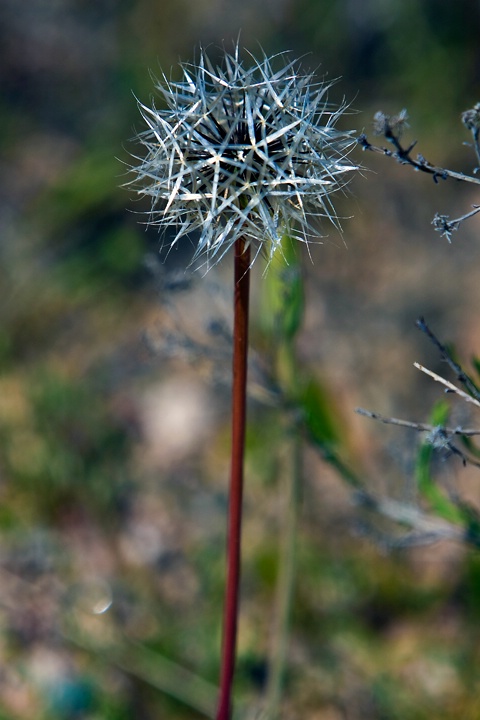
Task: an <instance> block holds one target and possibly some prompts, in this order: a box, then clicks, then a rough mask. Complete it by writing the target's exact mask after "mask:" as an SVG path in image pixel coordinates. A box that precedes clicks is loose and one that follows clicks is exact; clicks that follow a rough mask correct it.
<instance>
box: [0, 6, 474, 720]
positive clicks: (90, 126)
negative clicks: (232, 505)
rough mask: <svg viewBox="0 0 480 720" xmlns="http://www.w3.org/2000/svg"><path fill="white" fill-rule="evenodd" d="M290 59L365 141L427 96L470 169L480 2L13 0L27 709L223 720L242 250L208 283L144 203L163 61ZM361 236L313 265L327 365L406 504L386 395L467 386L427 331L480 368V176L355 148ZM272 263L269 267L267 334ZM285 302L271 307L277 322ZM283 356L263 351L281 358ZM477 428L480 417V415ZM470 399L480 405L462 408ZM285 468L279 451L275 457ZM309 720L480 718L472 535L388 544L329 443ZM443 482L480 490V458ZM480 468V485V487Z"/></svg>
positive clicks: (350, 446)
mask: <svg viewBox="0 0 480 720" xmlns="http://www.w3.org/2000/svg"><path fill="white" fill-rule="evenodd" d="M239 33H240V44H241V45H242V46H244V47H245V48H246V49H248V50H250V51H252V52H253V53H254V54H255V53H257V54H258V53H259V52H260V49H259V48H260V47H261V48H263V50H265V52H266V53H267V54H273V53H275V52H279V51H284V50H289V51H291V53H292V56H293V57H300V56H301V57H302V58H303V59H302V63H303V65H304V67H305V69H307V70H311V69H317V68H318V73H319V75H321V76H326V77H327V78H328V79H335V78H340V79H339V81H338V83H337V84H336V85H335V86H334V87H333V88H332V90H331V92H330V98H331V100H332V101H336V102H339V103H340V102H342V100H343V99H344V98H345V99H346V100H347V101H348V102H349V103H350V104H351V113H350V114H348V115H346V116H344V117H343V118H342V123H343V125H342V127H344V128H346V129H355V130H357V131H358V132H362V131H365V132H367V134H369V135H371V127H372V125H371V123H372V117H373V114H374V113H375V112H376V111H377V110H383V111H385V112H387V113H396V112H399V111H400V110H401V109H402V108H407V110H408V113H409V118H410V120H409V122H410V128H409V129H408V130H407V131H406V137H408V138H409V139H410V138H411V139H418V140H419V145H418V150H419V152H421V153H422V154H423V155H425V156H426V157H427V158H428V159H429V160H431V161H432V162H435V163H437V164H440V165H444V166H447V167H450V168H451V169H454V170H463V171H465V172H468V173H471V172H473V169H474V167H475V162H476V160H475V155H474V153H473V151H472V148H470V147H467V146H465V145H464V143H465V142H467V141H468V140H469V137H468V134H467V132H466V130H465V128H464V127H463V126H462V124H461V122H460V114H461V113H462V111H464V110H466V109H468V108H471V107H472V106H473V105H474V104H475V103H476V102H478V101H479V100H480V45H479V43H478V38H479V37H480V7H479V5H478V3H472V2H470V1H469V0H457V2H455V3H453V2H449V1H448V0H420V1H418V2H412V1H411V0H408V1H400V0H365V2H362V3H360V2H356V0H264V2H262V3H259V2H258V1H257V0H242V2H238V0H196V2H191V1H189V0H161V1H159V2H152V0H124V1H123V2H114V1H113V0H95V2H93V0H29V2H27V3H21V4H19V3H18V2H16V1H15V0H2V2H1V3H0V77H1V84H2V92H1V96H0V120H1V127H2V133H1V138H0V144H1V161H0V177H1V184H2V191H1V199H0V203H1V205H0V208H1V211H0V716H1V717H2V718H5V719H6V720H7V719H8V720H14V719H15V720H23V719H24V718H25V719H26V718H28V719H29V720H30V719H31V718H35V719H38V720H42V718H49V720H57V719H60V718H61V719H66V720H69V719H70V718H81V719H84V720H93V719H95V720H97V719H98V720H100V718H101V719H104V718H105V719H107V718H108V720H126V719H127V718H128V719H130V718H135V719H136V720H150V719H152V720H153V718H155V719H158V718H167V719H170V718H172V720H176V719H177V718H178V719H181V718H187V717H188V718H197V717H198V718H202V717H205V716H208V715H209V714H211V708H212V707H213V705H214V701H215V684H216V682H217V677H218V662H219V660H218V657H219V644H220V625H221V606H222V593H223V581H224V557H223V549H224V533H225V508H226V490H227V479H228V464H229V462H228V451H229V421H228V412H229V352H228V341H227V340H226V339H225V338H226V336H228V328H229V327H230V322H231V310H230V295H231V273H232V267H231V258H228V259H226V260H225V261H224V262H223V264H222V265H221V266H218V267H216V268H215V269H214V270H212V271H211V272H209V273H208V274H207V276H205V277H202V273H195V274H193V273H192V269H191V268H190V269H187V270H185V269H186V268H187V266H188V264H189V261H190V258H191V253H192V247H191V246H190V245H189V243H188V241H186V242H185V244H184V245H183V246H182V247H181V248H179V249H178V250H176V251H175V252H172V253H170V255H169V256H168V258H165V254H163V255H160V254H159V249H160V240H159V238H158V236H157V234H156V232H155V230H152V229H148V228H146V227H145V225H144V224H142V223H143V221H144V217H143V216H142V213H143V212H144V211H146V210H148V205H147V203H144V204H142V202H140V201H138V200H137V199H136V198H135V197H133V193H132V191H131V190H129V189H128V188H124V187H122V184H123V183H125V182H126V181H128V179H129V178H128V174H127V170H128V165H129V164H130V163H131V162H132V159H131V154H132V153H133V154H135V153H138V152H141V151H140V150H139V148H138V145H137V144H136V143H135V142H134V141H132V138H134V137H135V134H136V133H137V132H139V131H141V130H142V129H143V128H142V122H141V119H140V117H139V113H138V110H137V106H136V98H138V99H140V100H141V101H143V102H147V103H148V102H149V100H150V98H151V95H152V92H153V84H152V78H151V75H150V73H153V74H154V75H159V74H160V72H161V71H162V70H163V71H164V72H165V74H166V75H167V76H170V75H172V76H174V77H175V75H176V73H178V61H179V60H181V61H188V60H191V59H193V58H194V56H195V49H196V48H198V45H199V43H202V44H203V45H204V46H206V47H208V48H209V52H210V53H211V55H212V56H213V57H215V55H216V54H218V53H219V52H220V49H221V48H222V46H224V47H225V48H226V49H227V50H229V49H231V47H232V42H234V41H235V40H236V39H237V38H238V36H239ZM355 158H356V160H357V162H359V163H362V164H363V165H364V167H365V171H364V173H363V177H357V178H356V179H355V181H354V182H353V183H352V185H351V186H350V191H351V192H350V194H349V195H348V196H346V197H339V198H338V202H337V204H336V207H337V210H338V212H339V214H341V215H342V216H344V217H346V218H348V219H346V220H345V221H344V223H343V236H340V235H339V234H338V233H336V232H335V231H334V230H332V231H331V230H330V229H329V228H326V227H324V228H323V234H325V233H326V232H328V233H329V236H328V237H327V238H324V242H323V245H314V246H313V247H312V252H311V254H312V261H310V260H309V259H308V257H305V258H304V260H305V262H304V274H305V282H306V300H307V306H306V307H307V310H306V318H305V324H304V329H303V331H302V334H301V338H300V342H299V355H300V358H301V362H302V363H303V364H304V365H305V367H308V368H309V371H310V372H312V373H314V375H315V377H316V378H317V379H318V383H320V384H321V386H322V388H323V389H324V392H325V397H326V398H327V401H328V404H329V407H330V411H331V413H332V414H333V415H334V418H335V423H336V427H337V432H338V436H339V438H340V439H341V442H340V445H339V452H340V453H341V455H342V457H343V458H344V460H345V462H346V463H348V464H349V465H350V467H352V468H354V469H355V471H356V472H357V474H358V475H359V476H360V477H361V478H362V479H363V481H364V483H365V485H366V486H368V487H369V488H371V489H376V490H377V489H379V490H380V491H385V492H388V493H389V494H394V495H396V496H402V493H404V492H405V488H406V487H408V486H409V481H410V482H411V472H412V468H411V465H412V457H413V451H414V445H415V441H416V438H415V437H413V436H411V435H409V434H408V433H407V432H406V431H403V430H395V429H391V428H387V427H385V426H379V425H376V424H374V423H371V421H369V420H366V419H365V418H360V417H358V416H356V415H355V414H354V408H355V407H356V406H358V405H361V406H364V407H367V408H370V409H374V410H377V411H379V412H382V413H384V414H391V415H396V416H399V417H404V418H407V419H410V420H418V421H425V420H426V419H427V418H428V413H429V409H430V407H431V404H432V403H433V401H434V400H435V399H436V398H438V397H439V395H440V390H439V389H438V387H434V385H435V383H433V382H431V381H430V380H429V379H428V378H426V377H423V376H421V374H420V373H418V371H417V370H415V369H414V368H413V362H414V361H419V362H421V363H422V364H424V365H428V367H430V368H431V369H432V370H436V371H438V372H443V371H444V366H443V367H442V365H441V363H440V360H439V358H438V356H437V353H436V352H435V350H434V348H433V347H431V346H430V345H429V344H428V342H427V340H426V338H425V337H424V336H422V335H421V334H420V333H419V332H418V330H416V329H415V327H414V322H415V320H416V318H417V317H418V316H419V315H424V316H425V317H426V319H427V320H428V321H429V323H430V325H431V326H432V328H433V329H434V330H435V331H436V333H437V334H438V335H439V337H440V338H441V339H443V340H444V341H447V340H450V341H452V342H454V343H455V345H456V348H457V351H458V353H459V356H460V357H463V358H465V359H466V360H467V361H468V359H469V358H470V357H471V356H472V355H473V354H474V353H477V354H478V353H480V323H479V319H478V306H479V303H480V282H479V267H480V241H479V227H480V225H479V222H480V221H479V219H478V218H473V219H471V220H470V221H468V222H466V223H465V224H464V225H463V226H462V227H461V229H460V230H459V231H458V232H457V233H455V234H454V237H453V242H452V244H448V242H447V241H446V239H445V238H441V237H440V235H439V234H438V233H435V231H434V229H433V227H432V226H431V224H430V223H431V220H432V218H433V215H434V214H435V212H441V213H446V214H449V215H450V216H451V217H458V216H459V215H461V214H463V213H465V212H468V211H469V210H470V208H471V205H472V204H473V203H475V202H478V200H479V198H478V193H476V192H474V189H473V190H472V187H473V186H469V185H464V186H462V185H459V184H457V185H456V184H453V183H452V182H445V183H440V184H437V185H435V184H434V183H433V182H432V180H431V178H429V177H428V176H420V175H419V174H414V172H413V171H412V169H411V168H408V167H401V166H399V165H397V164H395V163H394V162H392V161H389V160H388V159H385V158H382V157H377V156H374V155H373V154H364V153H363V154H362V152H361V151H360V149H358V150H356V151H355ZM261 283H262V268H260V267H259V265H258V266H257V267H256V268H255V278H254V300H253V307H252V338H253V344H254V346H255V344H256V343H257V345H258V347H259V348H260V349H261V347H262V342H264V340H262V328H261V323H260V322H259V321H258V320H257V318H256V314H257V317H258V316H259V312H260V311H259V310H258V308H259V303H260V295H261ZM264 311H265V310H263V312H264ZM254 357H255V349H254ZM457 413H458V416H457V418H456V422H462V423H466V422H474V420H471V419H469V418H468V417H466V416H465V414H464V413H465V410H464V409H462V408H459V409H458V410H457ZM462 413H463V414H462ZM277 432H278V426H277V425H276V423H275V418H274V413H273V411H272V409H271V408H270V409H269V408H266V407H265V406H264V405H262V403H261V402H260V401H259V400H258V399H255V398H253V399H252V402H251V406H250V428H249V441H248V453H249V455H248V457H249V460H248V473H247V478H248V482H247V488H246V497H245V508H246V521H245V543H244V558H245V569H244V585H243V601H242V603H243V604H242V617H241V626H240V637H239V673H238V682H237V693H238V697H239V698H240V699H241V702H242V707H244V708H245V711H244V712H243V713H242V714H241V715H240V717H255V708H256V707H257V705H258V703H259V701H260V700H261V697H262V691H263V688H264V685H265V680H266V677H267V675H268V652H269V647H270V644H271V641H272V633H273V632H274V628H273V627H272V617H271V605H272V598H273V595H274V587H275V580H276V576H277V569H278V542H279V536H280V535H281V527H282V513H283V503H282V492H281V485H279V484H278V482H277V481H276V474H277V471H278V457H279V456H278V454H277V456H276V458H275V453H273V456H272V452H271V449H270V448H271V447H272V446H275V442H276V433H277ZM276 463H277V464H276ZM305 467H306V476H305V479H304V488H303V510H302V516H301V521H300V527H299V531H298V532H299V534H298V552H297V580H296V586H295V597H294V604H293V618H292V630H291V640H290V644H289V667H288V673H287V677H286V683H285V694H284V701H283V705H282V709H283V710H282V717H284V718H302V720H344V719H346V720H363V719H365V720H366V719H367V718H368V720H374V719H376V718H378V719H379V720H380V719H387V718H388V719H390V718H405V717H408V718H409V719H410V720H414V719H416V718H419V719H420V718H430V717H432V716H434V717H436V718H445V719H446V718H458V717H463V718H472V719H473V718H476V717H478V716H479V709H478V697H479V691H480V687H479V680H478V678H479V676H480V655H479V650H478V648H479V647H480V645H479V642H478V641H479V640H480V630H479V626H478V619H479V617H480V562H479V560H478V557H477V556H476V555H475V554H474V553H472V552H471V551H469V550H467V549H466V548H464V547H461V546H454V545H452V544H448V543H442V544H437V545H435V546H429V547H426V548H413V549H409V550H406V551H405V550H404V551H401V552H399V551H395V552H393V551H392V552H390V553H384V552H382V551H381V549H379V547H378V546H377V545H376V544H375V543H374V542H373V539H372V537H369V534H368V533H366V534H362V533H360V534H359V531H358V522H357V515H358V510H357V509H356V508H355V507H354V505H353V504H352V502H351V496H350V491H349V489H348V488H347V487H346V486H345V484H344V482H343V481H342V479H341V478H340V477H338V476H337V475H336V474H335V473H334V472H333V471H332V470H331V469H329V468H328V467H326V466H325V464H324V463H323V462H322V460H321V458H320V457H318V456H317V455H316V454H315V452H314V451H313V450H308V451H307V452H306V457H305ZM439 472H440V473H441V475H442V477H443V478H444V480H445V481H446V482H448V483H450V485H451V486H452V487H454V488H455V491H456V492H459V493H461V494H462V497H464V498H465V499H466V500H468V501H469V502H472V503H478V501H479V489H478V488H479V483H478V471H477V472H476V473H475V472H473V473H472V472H471V471H470V470H465V469H462V468H461V465H460V464H459V463H455V462H454V461H453V460H450V461H448V462H445V463H443V464H442V466H441V467H440V470H439ZM475 475H477V476H476V477H475Z"/></svg>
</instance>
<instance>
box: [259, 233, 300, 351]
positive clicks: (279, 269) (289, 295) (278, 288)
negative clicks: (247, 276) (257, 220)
mask: <svg viewBox="0 0 480 720" xmlns="http://www.w3.org/2000/svg"><path fill="white" fill-rule="evenodd" d="M282 256H283V257H282ZM262 289H263V303H262V304H263V312H262V315H263V318H262V324H263V326H264V328H265V330H266V331H267V332H269V333H270V334H271V335H274V336H276V337H279V338H282V339H284V340H292V339H293V338H294V336H295V335H296V333H297V332H298V330H299V329H300V326H301V324H302V319H303V312H304V297H303V278H302V273H301V269H300V265H299V261H298V257H297V253H296V250H295V245H294V243H293V241H292V240H291V238H289V237H288V236H284V237H283V239H282V250H281V253H278V256H276V257H275V258H274V259H273V260H272V262H271V263H270V266H269V268H268V270H267V273H266V276H265V282H264V283H263V286H262Z"/></svg>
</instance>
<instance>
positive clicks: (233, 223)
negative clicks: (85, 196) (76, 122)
mask: <svg viewBox="0 0 480 720" xmlns="http://www.w3.org/2000/svg"><path fill="white" fill-rule="evenodd" d="M278 57H279V56H274V58H267V56H264V57H263V59H261V60H255V58H253V56H252V60H253V63H252V65H251V67H249V68H246V67H244V65H243V63H242V61H241V60H240V59H239V48H238V45H237V46H236V48H235V51H234V53H233V54H228V53H225V56H224V60H223V64H222V66H221V67H217V66H214V65H213V64H212V62H211V61H210V60H209V58H208V56H207V55H206V53H205V52H204V51H203V50H201V51H200V57H199V61H198V63H197V64H183V65H182V66H181V67H182V71H183V78H182V80H180V81H178V82H174V81H171V80H168V79H167V78H166V77H165V76H163V79H162V80H161V81H156V89H157V91H158V92H159V94H160V96H161V98H162V101H163V104H164V105H165V107H162V108H161V109H159V108H157V107H155V105H154V104H153V105H152V107H147V106H146V105H143V104H142V103H139V107H140V111H141V114H142V116H143V118H144V120H145V122H146V124H147V125H148V129H147V130H146V131H144V132H143V133H141V135H140V140H141V142H142V143H143V145H144V146H145V147H146V149H147V152H146V156H145V157H144V158H143V159H141V161H140V164H139V166H138V167H136V168H134V172H135V173H136V178H135V180H134V184H135V186H136V187H137V189H138V193H139V194H140V195H148V196H150V197H151V199H152V201H151V202H152V207H151V212H150V218H149V223H150V224H152V225H157V226H159V227H160V228H161V229H166V228H170V227H172V228H174V231H175V234H174V237H173V239H172V241H171V245H175V244H176V243H178V241H179V240H180V238H182V237H184V236H185V235H187V234H189V233H192V231H198V234H199V237H198V241H197V245H196V250H195V254H194V258H196V257H198V256H200V255H206V257H207V262H208V263H211V262H216V261H218V260H220V259H221V258H222V257H223V256H224V255H225V253H227V252H228V250H229V249H230V248H231V247H232V245H233V244H234V243H235V241H236V240H237V239H238V238H239V237H243V238H244V239H245V241H246V242H247V243H249V244H250V245H252V247H254V249H255V250H254V257H256V255H258V252H260V251H262V252H265V253H266V255H267V257H268V258H270V259H271V258H272V257H273V255H274V254H275V252H276V251H277V250H278V249H279V248H280V247H281V238H282V236H283V235H284V234H285V233H286V232H287V233H288V234H289V236H290V237H292V238H296V239H298V240H301V241H303V242H308V234H309V232H311V227H310V222H311V220H310V218H311V217H312V216H315V215H316V216H318V215H320V216H324V217H327V218H329V220H330V221H332V222H333V223H334V224H336V225H337V226H338V218H337V215H336V214H335V210H334V208H333V205H332V201H331V195H332V192H333V191H335V190H338V189H339V188H341V187H343V186H344V185H345V183H346V173H349V172H351V171H352V170H356V169H357V166H355V165H354V164H353V163H352V162H351V161H350V160H349V158H348V153H349V150H350V148H352V147H353V146H354V144H355V140H354V137H353V132H343V131H341V130H337V129H336V127H335V125H336V122H337V120H338V118H339V116H340V115H341V114H342V112H344V110H345V108H346V106H345V104H342V105H341V106H339V107H336V108H333V107H332V106H331V105H329V104H328V101H327V91H328V89H329V87H330V85H329V84H328V83H325V82H319V81H315V79H314V76H313V74H301V73H300V71H299V70H298V64H297V63H296V62H288V61H287V60H286V59H285V55H284V54H282V55H281V56H280V62H281V64H282V67H281V68H280V69H274V67H273V65H274V64H276V63H277V61H278ZM282 59H283V62H282Z"/></svg>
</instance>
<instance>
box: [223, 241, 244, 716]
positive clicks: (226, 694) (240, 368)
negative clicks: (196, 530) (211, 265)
mask: <svg viewBox="0 0 480 720" xmlns="http://www.w3.org/2000/svg"><path fill="white" fill-rule="evenodd" d="M249 288H250V248H249V247H246V243H245V240H244V239H243V238H239V239H238V240H237V241H236V243H235V290H234V320H233V390H232V464H231V475H230V498H229V504H228V529H227V584H226V589H225V605H224V617H223V639H222V665H221V674H220V698H219V704H218V711H217V720H230V715H231V705H232V685H233V673H234V669H235V654H236V644H237V624H238V604H239V597H238V596H239V586H240V538H241V529H242V495H243V465H244V454H245V452H244V451H245V424H246V404H247V403H246V400H247V352H248V299H249Z"/></svg>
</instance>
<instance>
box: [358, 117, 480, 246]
mask: <svg viewBox="0 0 480 720" xmlns="http://www.w3.org/2000/svg"><path fill="white" fill-rule="evenodd" d="M407 119H408V115H407V111H406V110H402V111H401V112H400V113H399V114H398V115H386V114H385V113H383V112H381V111H379V112H377V113H375V116H374V119H373V131H374V134H375V135H383V137H384V138H385V139H386V140H387V142H388V143H390V145H392V146H393V149H391V148H389V147H379V146H377V145H373V144H372V143H371V142H370V141H369V140H368V138H367V136H366V134H365V133H362V134H361V135H360V136H359V137H358V140H357V142H358V144H359V145H360V146H361V147H362V148H363V150H369V151H371V152H374V153H380V154H382V155H386V156H387V157H391V158H393V159H394V160H396V161H397V162H399V163H400V164H401V165H410V166H411V167H413V169H414V170H416V171H417V172H424V173H427V174H428V175H431V176H432V178H433V181H434V182H435V183H438V182H439V180H447V179H448V178H451V179H452V180H458V181H460V182H468V183H472V184H474V185H480V178H476V177H473V175H466V174H465V173H459V172H455V171H454V170H449V169H448V168H443V167H440V166H438V165H434V164H433V163H431V162H429V161H428V160H427V159H426V158H425V157H424V156H423V155H421V154H420V153H419V154H417V156H416V158H414V157H413V156H412V152H413V149H414V148H415V147H416V145H417V141H416V140H414V141H413V142H412V143H410V145H408V146H405V145H403V144H402V142H401V135H402V132H403V129H404V128H405V127H406V126H407V125H408V123H407ZM462 122H463V124H464V125H465V127H466V128H467V130H470V132H471V133H472V138H473V147H474V149H475V154H476V157H477V160H478V162H479V163H480V103H477V104H476V105H475V106H474V107H473V108H472V109H471V110H467V111H465V112H464V113H462ZM477 170H479V168H478V167H476V168H475V169H474V173H476V172H477ZM478 212H480V205H473V206H472V210H471V211H470V212H467V213H465V214H464V215H461V216H460V217H458V218H454V219H452V220H450V217H449V215H443V214H440V213H436V214H435V216H434V218H433V220H432V225H433V226H434V228H435V230H437V231H438V232H440V234H441V235H442V237H446V238H447V240H448V242H451V239H452V233H453V232H454V231H455V230H458V228H459V226H460V224H461V223H462V222H463V221H464V220H467V219H468V218H471V217H473V216H474V215H476V214H477V213H478Z"/></svg>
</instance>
